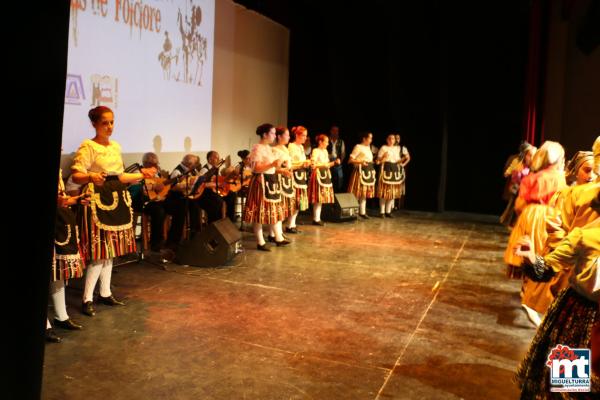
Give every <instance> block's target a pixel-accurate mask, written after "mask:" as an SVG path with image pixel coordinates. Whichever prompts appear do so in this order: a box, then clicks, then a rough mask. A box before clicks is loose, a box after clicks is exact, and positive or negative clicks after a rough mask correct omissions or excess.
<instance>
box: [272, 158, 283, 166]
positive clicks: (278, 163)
mask: <svg viewBox="0 0 600 400" xmlns="http://www.w3.org/2000/svg"><path fill="white" fill-rule="evenodd" d="M282 163H283V160H281V159H279V158H278V159H277V160H275V161H273V162H272V163H271V165H272V166H274V167H275V168H280V167H281V164H282Z"/></svg>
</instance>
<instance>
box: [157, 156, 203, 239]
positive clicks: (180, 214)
mask: <svg viewBox="0 0 600 400" xmlns="http://www.w3.org/2000/svg"><path fill="white" fill-rule="evenodd" d="M199 165H200V157H198V156H196V155H194V154H186V155H185V156H184V157H183V160H182V161H181V163H179V165H177V167H175V169H174V170H173V171H172V172H171V174H170V175H169V178H170V179H173V178H178V177H181V179H180V180H179V181H178V182H177V183H175V184H173V185H172V186H171V189H170V190H169V194H168V195H167V198H166V200H165V210H166V211H167V213H168V214H169V215H171V217H172V219H171V227H170V228H169V232H168V233H167V242H166V247H167V248H168V249H170V250H173V251H174V250H176V249H177V246H178V245H179V242H181V237H182V235H183V228H184V226H185V221H186V218H189V226H188V228H189V229H190V231H191V232H196V231H198V230H199V229H200V212H199V209H198V205H197V204H196V202H195V201H191V200H190V199H189V198H188V195H189V194H190V191H191V190H192V187H193V185H194V178H195V177H197V170H198V167H199ZM183 175H185V176H183Z"/></svg>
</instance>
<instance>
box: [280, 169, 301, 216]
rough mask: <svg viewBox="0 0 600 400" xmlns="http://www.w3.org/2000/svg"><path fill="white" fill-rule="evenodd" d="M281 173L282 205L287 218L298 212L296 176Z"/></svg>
mask: <svg viewBox="0 0 600 400" xmlns="http://www.w3.org/2000/svg"><path fill="white" fill-rule="evenodd" d="M278 175H279V184H280V185H281V207H282V208H283V215H284V217H285V218H288V217H290V216H291V215H294V214H295V213H296V210H297V209H298V206H297V203H296V189H295V188H294V178H293V177H287V176H283V175H281V174H278Z"/></svg>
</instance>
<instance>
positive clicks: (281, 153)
mask: <svg viewBox="0 0 600 400" xmlns="http://www.w3.org/2000/svg"><path fill="white" fill-rule="evenodd" d="M273 154H274V155H275V158H278V159H280V160H283V161H284V162H285V167H284V168H291V167H292V157H291V156H290V152H289V150H288V148H287V147H285V146H284V147H278V146H274V147H273Z"/></svg>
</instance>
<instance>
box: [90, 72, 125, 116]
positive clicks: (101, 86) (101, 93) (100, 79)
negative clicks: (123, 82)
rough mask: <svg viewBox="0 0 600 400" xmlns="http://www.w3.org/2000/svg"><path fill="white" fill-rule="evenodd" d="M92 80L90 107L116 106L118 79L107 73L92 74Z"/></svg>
mask: <svg viewBox="0 0 600 400" xmlns="http://www.w3.org/2000/svg"><path fill="white" fill-rule="evenodd" d="M91 81H92V98H91V101H92V107H95V106H99V105H103V106H107V107H112V108H115V107H117V98H118V91H119V80H118V79H117V78H113V77H111V76H108V75H104V76H100V75H98V74H94V75H92V76H91Z"/></svg>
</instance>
